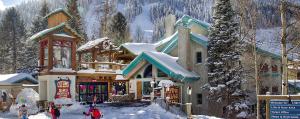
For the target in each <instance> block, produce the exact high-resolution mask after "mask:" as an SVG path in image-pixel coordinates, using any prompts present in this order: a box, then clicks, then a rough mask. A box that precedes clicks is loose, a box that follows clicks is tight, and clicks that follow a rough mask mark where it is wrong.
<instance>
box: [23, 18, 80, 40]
mask: <svg viewBox="0 0 300 119" xmlns="http://www.w3.org/2000/svg"><path fill="white" fill-rule="evenodd" d="M64 28H67V29H69V30H70V31H71V32H72V33H74V35H75V36H77V37H78V38H80V39H81V40H83V39H84V38H83V37H82V36H81V35H80V34H78V33H77V32H76V31H75V30H74V29H72V28H71V27H70V26H68V25H67V24H66V23H65V22H63V23H61V24H59V25H57V26H55V27H52V28H48V29H45V30H43V31H40V32H38V33H36V34H34V35H33V36H31V37H30V38H29V40H30V41H32V40H34V41H37V40H40V39H41V38H43V37H44V36H45V35H47V34H50V33H54V32H56V31H59V30H62V29H64Z"/></svg>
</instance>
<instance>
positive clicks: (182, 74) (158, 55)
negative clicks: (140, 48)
mask: <svg viewBox="0 0 300 119" xmlns="http://www.w3.org/2000/svg"><path fill="white" fill-rule="evenodd" d="M143 60H145V61H147V62H149V63H150V64H152V65H154V66H155V67H157V68H158V69H159V70H161V71H162V72H164V73H165V74H167V75H168V76H169V77H172V78H174V79H177V80H181V81H188V82H189V81H195V80H198V79H200V76H199V75H197V74H196V73H193V72H190V71H188V70H186V69H185V68H183V67H181V66H180V65H179V64H178V63H177V62H176V61H177V58H176V59H175V57H172V56H170V55H168V54H165V53H162V52H143V53H142V54H140V55H139V56H138V57H136V58H135V59H134V60H133V61H132V62H131V63H130V64H129V65H128V66H127V67H126V68H125V69H124V70H123V75H125V76H126V75H128V74H129V73H130V72H131V71H132V70H133V69H134V68H135V67H136V66H137V65H138V64H139V63H140V62H141V61H143Z"/></svg>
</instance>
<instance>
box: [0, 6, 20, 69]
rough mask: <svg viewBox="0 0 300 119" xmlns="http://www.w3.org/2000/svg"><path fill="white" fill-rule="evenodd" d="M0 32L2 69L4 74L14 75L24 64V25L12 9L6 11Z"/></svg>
mask: <svg viewBox="0 0 300 119" xmlns="http://www.w3.org/2000/svg"><path fill="white" fill-rule="evenodd" d="M0 31H1V36H2V37H1V39H0V40H1V42H2V43H3V44H1V47H3V48H1V53H2V54H1V55H2V60H3V62H1V63H2V66H3V67H4V68H3V69H4V70H5V73H14V72H16V70H17V69H18V68H20V67H21V66H22V65H23V64H24V63H25V62H26V61H24V59H23V58H22V56H23V55H24V51H25V48H24V46H25V38H26V30H25V24H24V22H23V20H22V19H21V17H20V15H19V13H18V12H17V10H16V9H15V8H14V7H11V8H9V9H8V10H7V11H6V13H5V15H4V17H3V18H2V20H1V25H0ZM4 48H6V49H4Z"/></svg>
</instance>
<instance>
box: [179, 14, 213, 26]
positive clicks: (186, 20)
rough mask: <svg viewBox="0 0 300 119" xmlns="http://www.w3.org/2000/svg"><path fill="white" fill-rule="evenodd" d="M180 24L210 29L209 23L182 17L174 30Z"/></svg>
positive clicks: (186, 16) (185, 16)
mask: <svg viewBox="0 0 300 119" xmlns="http://www.w3.org/2000/svg"><path fill="white" fill-rule="evenodd" d="M180 24H183V25H184V26H191V25H192V24H196V25H198V26H201V27H203V28H204V29H205V30H208V29H209V27H210V24H209V23H206V22H204V21H200V20H198V19H195V18H192V17H190V16H188V15H184V16H182V17H181V18H180V19H179V20H178V21H177V22H176V23H175V28H176V27H178V26H179V25H180Z"/></svg>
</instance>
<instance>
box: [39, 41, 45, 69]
mask: <svg viewBox="0 0 300 119" xmlns="http://www.w3.org/2000/svg"><path fill="white" fill-rule="evenodd" d="M39 45H40V48H39V61H40V62H39V65H40V67H42V66H44V58H45V54H44V53H45V52H44V49H45V48H43V47H42V42H40V44H39Z"/></svg>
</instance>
